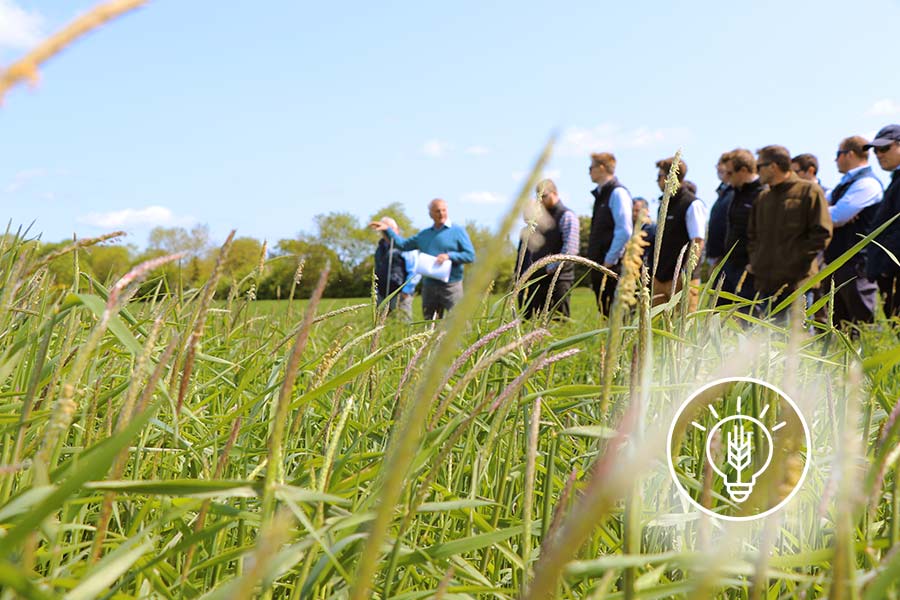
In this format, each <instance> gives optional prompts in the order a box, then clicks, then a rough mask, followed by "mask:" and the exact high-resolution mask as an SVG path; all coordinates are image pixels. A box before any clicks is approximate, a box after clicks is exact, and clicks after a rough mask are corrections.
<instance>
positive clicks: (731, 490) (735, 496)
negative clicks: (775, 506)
mask: <svg viewBox="0 0 900 600" xmlns="http://www.w3.org/2000/svg"><path fill="white" fill-rule="evenodd" d="M725 489H726V490H727V491H728V496H729V497H730V498H731V499H732V500H734V501H735V502H738V503H740V502H744V501H745V500H746V499H747V498H749V497H750V493H751V492H753V484H752V483H740V482H738V481H734V482H731V481H728V482H726V483H725Z"/></svg>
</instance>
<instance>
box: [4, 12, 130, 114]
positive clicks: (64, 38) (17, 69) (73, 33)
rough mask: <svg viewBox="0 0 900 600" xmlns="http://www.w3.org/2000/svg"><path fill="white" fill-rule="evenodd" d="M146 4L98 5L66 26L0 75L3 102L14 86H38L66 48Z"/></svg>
mask: <svg viewBox="0 0 900 600" xmlns="http://www.w3.org/2000/svg"><path fill="white" fill-rule="evenodd" d="M146 3H147V0H112V1H111V2H106V3H104V4H98V5H97V6H95V7H94V8H92V9H91V10H90V11H89V12H88V13H86V14H84V15H81V16H80V17H78V18H77V19H75V20H74V21H72V22H71V23H69V24H68V25H66V26H65V27H64V28H63V29H62V30H61V31H58V32H57V33H55V34H53V35H51V36H50V37H49V38H47V39H46V40H44V41H43V42H41V43H40V44H38V46H37V48H35V49H34V50H32V51H31V52H29V53H28V54H26V55H25V57H24V58H22V59H20V60H19V61H17V62H14V63H13V64H11V65H10V66H9V67H8V68H7V69H6V70H4V71H3V72H0V102H2V101H3V97H4V96H5V95H6V92H8V91H9V90H10V89H11V88H12V87H13V86H15V85H17V84H19V83H22V82H25V81H29V82H31V83H32V84H36V83H37V82H38V79H39V73H38V67H39V66H40V65H42V64H43V63H45V62H47V61H48V60H49V59H51V58H53V57H54V56H55V55H57V54H59V53H60V52H62V51H63V50H64V49H65V48H66V46H68V45H70V44H71V43H72V42H74V41H75V40H77V39H78V38H80V37H81V36H83V35H85V34H86V33H88V32H89V31H92V30H94V29H97V28H98V27H100V26H101V25H103V24H104V23H106V22H107V21H110V20H112V19H115V18H116V17H118V16H120V15H123V14H125V13H126V12H129V11H132V10H134V9H136V8H138V7H140V6H142V5H144V4H146Z"/></svg>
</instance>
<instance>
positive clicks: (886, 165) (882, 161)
mask: <svg viewBox="0 0 900 600" xmlns="http://www.w3.org/2000/svg"><path fill="white" fill-rule="evenodd" d="M869 148H874V149H875V158H877V159H878V164H879V165H881V168H882V169H884V170H885V171H893V170H894V169H896V168H897V167H900V125H888V126H886V127H882V128H881V131H879V132H878V133H877V134H875V139H874V140H872V141H871V142H869V143H868V144H866V150H868V149H869Z"/></svg>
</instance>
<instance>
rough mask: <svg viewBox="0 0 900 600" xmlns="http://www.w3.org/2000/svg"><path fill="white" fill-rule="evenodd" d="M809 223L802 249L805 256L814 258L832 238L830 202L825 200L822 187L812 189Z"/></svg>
mask: <svg viewBox="0 0 900 600" xmlns="http://www.w3.org/2000/svg"><path fill="white" fill-rule="evenodd" d="M807 223H809V227H808V228H807V230H806V233H805V234H804V235H803V238H802V241H801V244H800V251H801V252H802V253H803V256H804V258H806V259H807V260H813V259H815V258H816V255H817V254H818V253H819V252H821V251H822V250H824V249H825V246H827V245H828V242H829V240H831V231H832V225H831V215H830V214H829V213H828V204H827V203H826V202H825V195H824V194H823V193H822V190H821V188H817V187H814V188H813V189H812V197H811V198H810V202H809V213H808V216H807Z"/></svg>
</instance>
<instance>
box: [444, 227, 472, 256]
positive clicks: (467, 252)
mask: <svg viewBox="0 0 900 600" xmlns="http://www.w3.org/2000/svg"><path fill="white" fill-rule="evenodd" d="M456 245H457V249H456V250H451V251H449V252H444V254H446V255H447V257H448V258H449V259H450V260H451V261H453V262H455V263H462V264H466V263H471V262H475V247H474V246H472V240H470V239H469V234H468V233H466V230H465V229H463V228H462V227H460V228H459V235H458V237H457V244H456Z"/></svg>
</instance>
